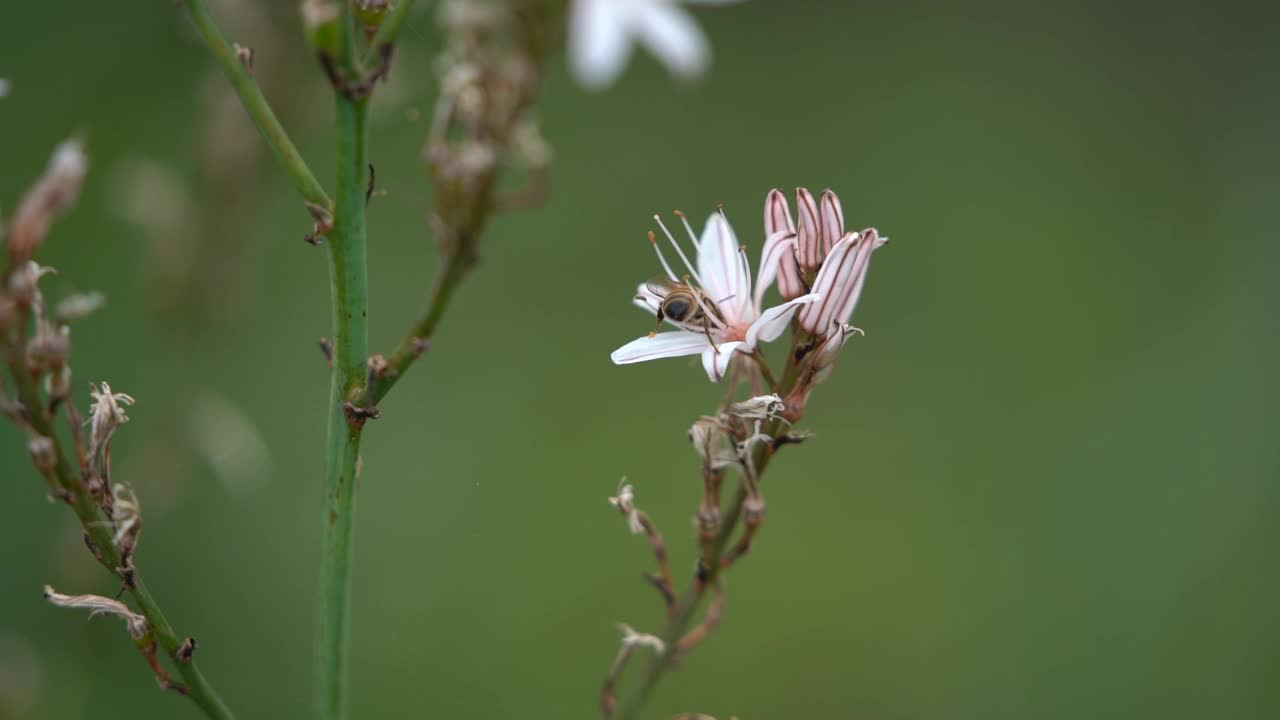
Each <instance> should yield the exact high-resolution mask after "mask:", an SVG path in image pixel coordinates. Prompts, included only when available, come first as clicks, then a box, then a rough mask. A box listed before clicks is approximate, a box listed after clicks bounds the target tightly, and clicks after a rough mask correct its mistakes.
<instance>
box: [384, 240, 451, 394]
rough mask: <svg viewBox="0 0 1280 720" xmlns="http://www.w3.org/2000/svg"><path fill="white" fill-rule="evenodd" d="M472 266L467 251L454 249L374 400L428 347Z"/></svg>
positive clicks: (391, 362) (391, 359)
mask: <svg viewBox="0 0 1280 720" xmlns="http://www.w3.org/2000/svg"><path fill="white" fill-rule="evenodd" d="M471 265H472V261H470V260H468V258H467V253H465V252H460V251H456V250H455V251H454V252H453V253H452V254H450V255H449V257H448V258H447V259H446V261H445V266H444V269H443V270H442V271H441V272H440V277H439V279H437V280H436V286H435V289H433V290H432V291H431V300H430V301H428V302H427V308H426V311H425V312H423V314H422V316H421V317H419V318H418V320H417V321H415V322H414V323H413V327H412V328H410V329H409V333H408V334H407V335H405V337H404V339H403V340H401V341H400V346H399V347H397V348H396V351H395V353H393V354H392V355H391V358H390V359H389V360H388V361H387V362H388V364H389V366H390V367H389V368H388V371H387V373H386V375H385V376H384V377H383V378H382V379H381V380H379V381H378V383H377V385H376V386H375V388H374V392H373V402H374V403H375V404H376V403H378V402H380V401H381V400H382V398H383V397H385V396H386V394H387V393H388V392H390V391H391V388H392V387H394V386H395V384H396V382H398V381H399V380H400V378H402V377H404V374H405V372H406V371H408V369H409V366H410V365H412V364H413V361H415V360H417V359H418V357H419V356H421V355H422V353H423V352H424V351H425V350H426V343H427V341H429V340H430V339H431V336H432V335H434V334H435V331H436V326H437V325H439V324H440V318H441V317H443V316H444V311H445V309H446V308H448V307H449V301H450V300H451V299H452V298H453V291H454V290H456V289H457V288H458V285H459V284H460V283H461V282H462V278H463V277H465V276H466V274H467V270H468V269H469V268H470V267H471Z"/></svg>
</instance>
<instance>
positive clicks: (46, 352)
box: [27, 322, 71, 371]
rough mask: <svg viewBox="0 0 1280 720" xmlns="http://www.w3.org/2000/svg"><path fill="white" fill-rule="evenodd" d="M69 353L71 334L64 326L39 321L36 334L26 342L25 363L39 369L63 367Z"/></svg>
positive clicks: (47, 369) (46, 369)
mask: <svg viewBox="0 0 1280 720" xmlns="http://www.w3.org/2000/svg"><path fill="white" fill-rule="evenodd" d="M70 354H71V334H70V332H68V330H67V328H66V327H65V326H62V327H54V326H52V325H50V324H48V323H44V322H42V323H40V328H39V329H38V330H37V331H36V336H35V337H33V338H31V341H30V342H29V343H27V363H28V364H29V365H30V366H31V367H33V368H35V369H37V370H41V371H49V370H57V369H59V368H62V367H65V366H66V364H67V358H68V356H70Z"/></svg>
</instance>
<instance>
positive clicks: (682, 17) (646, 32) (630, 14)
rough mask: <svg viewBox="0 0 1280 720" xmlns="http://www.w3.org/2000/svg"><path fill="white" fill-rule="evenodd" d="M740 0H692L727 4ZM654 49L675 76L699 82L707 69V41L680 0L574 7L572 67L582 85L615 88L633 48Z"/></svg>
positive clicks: (588, 1) (583, 0)
mask: <svg viewBox="0 0 1280 720" xmlns="http://www.w3.org/2000/svg"><path fill="white" fill-rule="evenodd" d="M736 1H737V0H687V2H689V4H700V5H726V4H729V3H730V2H736ZM633 42H635V43H639V44H641V45H644V46H645V47H646V48H648V50H649V52H651V53H653V55H654V57H656V58H658V60H659V61H661V62H662V64H664V65H666V66H667V69H668V70H670V71H671V72H672V73H674V74H676V75H678V76H680V77H682V78H694V77H697V76H699V75H701V74H702V73H703V71H704V70H706V67H707V63H708V60H709V58H710V55H711V51H710V49H709V48H708V46H707V39H706V36H704V35H703V34H702V30H700V29H699V28H698V25H697V23H695V22H694V20H693V18H692V17H691V16H690V15H689V13H687V12H686V11H685V10H684V9H683V8H681V7H680V5H679V3H678V2H676V0H573V4H572V6H571V7H570V8H569V40H568V45H569V67H570V69H571V70H572V71H573V74H574V76H575V77H576V78H577V80H578V82H580V83H582V84H583V85H584V86H586V87H587V88H589V89H592V90H599V89H602V88H605V87H607V86H609V85H611V84H612V83H613V82H614V80H616V79H617V78H618V76H619V75H620V74H621V73H622V69H623V68H624V67H625V66H626V64H627V60H628V59H630V57H631V45H632V43H633Z"/></svg>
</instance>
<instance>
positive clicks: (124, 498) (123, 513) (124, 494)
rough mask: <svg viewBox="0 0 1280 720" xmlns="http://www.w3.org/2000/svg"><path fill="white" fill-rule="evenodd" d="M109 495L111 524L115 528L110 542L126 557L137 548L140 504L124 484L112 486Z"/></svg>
mask: <svg viewBox="0 0 1280 720" xmlns="http://www.w3.org/2000/svg"><path fill="white" fill-rule="evenodd" d="M111 495H112V500H111V522H112V523H114V524H115V528H116V534H115V535H114V536H113V537H112V538H111V541H112V542H114V543H115V545H116V547H118V548H120V552H121V554H123V555H124V556H125V557H128V556H129V555H131V554H132V553H133V551H134V549H136V548H137V547H138V536H139V535H141V534H142V504H141V503H139V502H138V496H137V495H136V494H134V492H133V488H132V487H129V485H127V484H125V483H116V484H115V485H112V486H111Z"/></svg>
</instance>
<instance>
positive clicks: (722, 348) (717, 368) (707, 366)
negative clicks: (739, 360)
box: [702, 340, 746, 382]
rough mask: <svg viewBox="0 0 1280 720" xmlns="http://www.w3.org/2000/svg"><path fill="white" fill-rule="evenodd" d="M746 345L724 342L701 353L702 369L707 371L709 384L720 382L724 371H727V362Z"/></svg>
mask: <svg viewBox="0 0 1280 720" xmlns="http://www.w3.org/2000/svg"><path fill="white" fill-rule="evenodd" d="M743 345H746V343H744V342H738V341H736V340H735V341H733V342H725V343H720V344H719V345H717V346H715V347H707V349H706V350H703V351H702V368H703V369H704V370H706V371H707V377H709V378H711V382H720V379H721V378H723V377H724V374H725V371H727V370H728V369H729V361H731V360H733V352H734V351H735V350H737V349H738V348H740V347H742V346H743Z"/></svg>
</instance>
